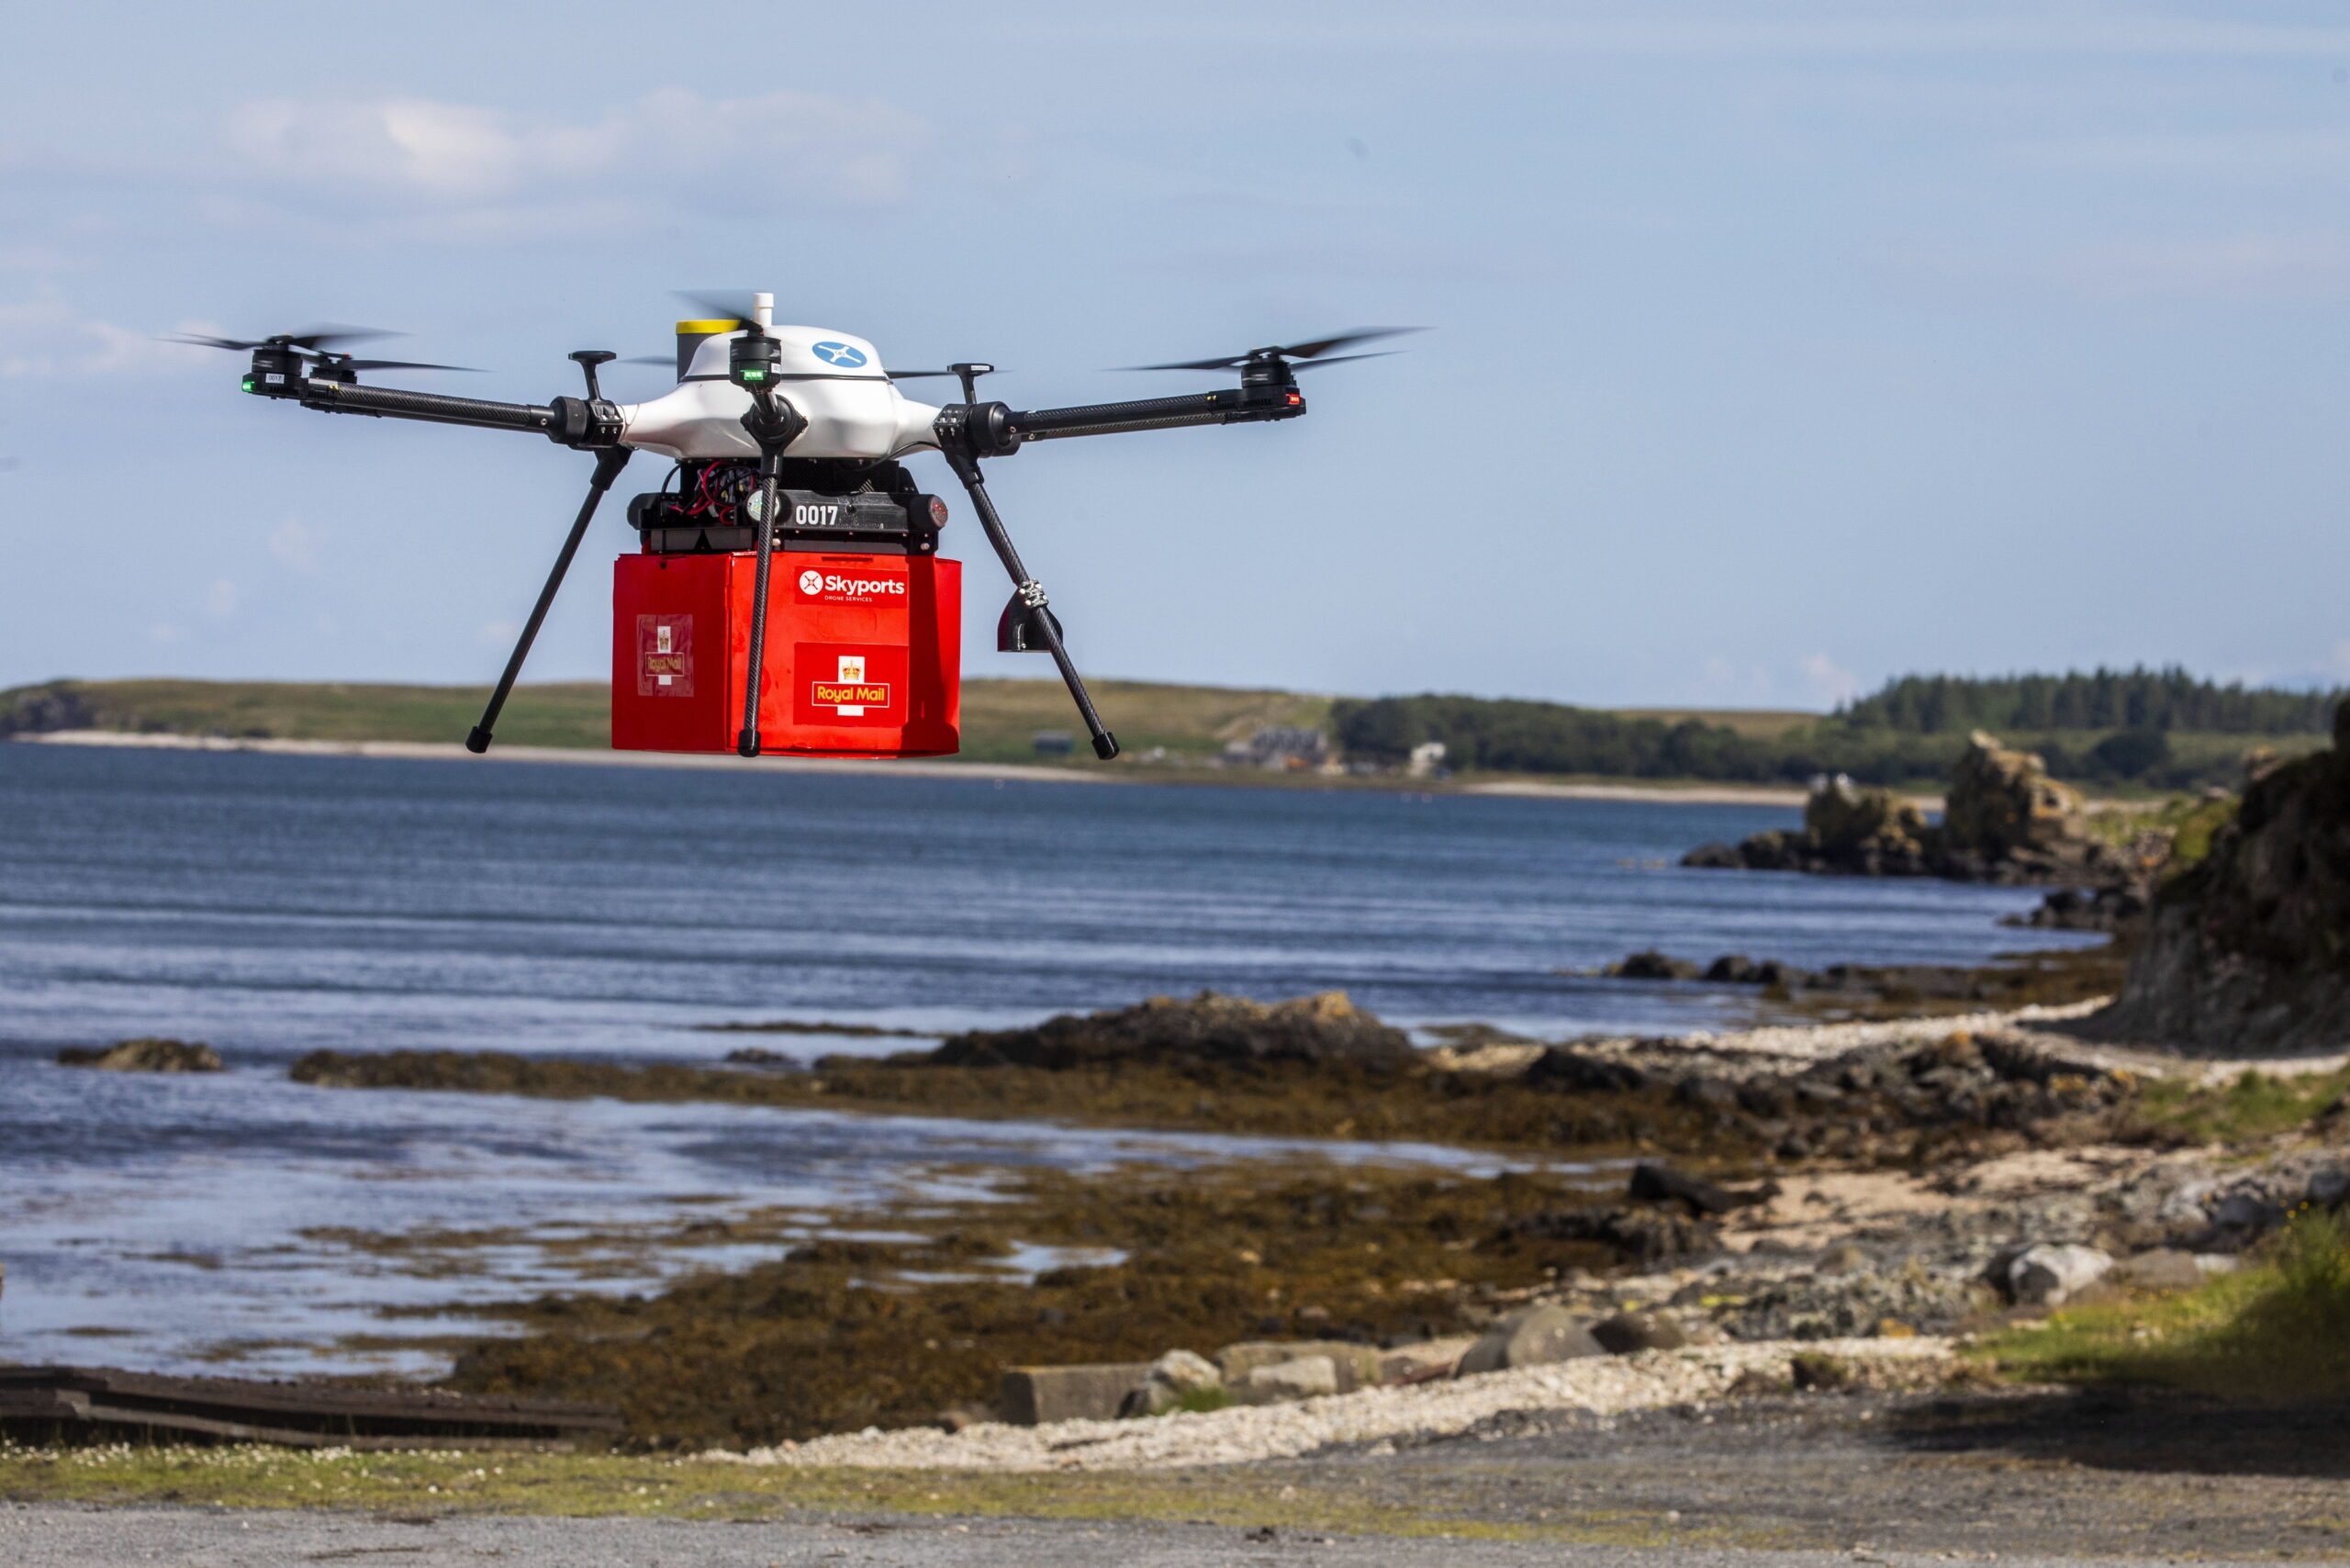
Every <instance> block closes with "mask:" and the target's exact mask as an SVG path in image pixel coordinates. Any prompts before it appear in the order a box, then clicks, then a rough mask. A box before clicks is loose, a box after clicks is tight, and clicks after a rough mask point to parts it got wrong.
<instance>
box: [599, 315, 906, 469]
mask: <svg viewBox="0 0 2350 1568" xmlns="http://www.w3.org/2000/svg"><path fill="white" fill-rule="evenodd" d="M694 325H715V323H683V324H681V330H682V328H683V327H684V326H694ZM744 330H747V329H745V328H737V329H736V330H732V331H711V332H707V333H700V334H695V336H696V337H698V338H699V342H694V343H693V344H692V346H691V349H690V353H689V355H688V356H687V357H686V360H685V364H684V365H683V369H682V374H681V375H680V376H679V378H678V381H677V389H676V390H675V391H673V392H669V393H667V394H666V395H664V396H662V397H659V398H653V399H651V400H650V401H647V402H643V403H623V404H621V406H620V415H621V445H623V446H630V447H634V448H635V449H637V450H638V451H640V452H650V453H655V454H658V455H660V456H663V457H667V458H671V459H675V460H678V461H685V460H688V459H690V460H692V461H694V462H709V461H713V460H721V461H723V460H741V461H744V462H756V461H757V460H758V455H759V448H758V443H757V442H754V441H753V440H752V439H751V436H750V433H749V432H748V431H745V430H744V428H743V416H744V414H745V413H746V412H748V411H749V409H750V407H751V395H750V394H749V393H748V392H745V391H744V390H743V388H741V387H740V386H736V385H734V383H733V381H731V380H729V379H728V378H727V355H728V353H729V352H730V351H729V348H728V344H729V343H730V342H733V340H734V339H736V338H739V337H741V336H742V335H743V332H744ZM766 330H767V336H769V337H771V338H773V339H775V340H776V342H778V344H779V345H780V346H781V351H782V360H781V364H780V365H779V367H778V374H777V375H776V377H775V379H774V382H773V386H774V388H775V396H776V397H778V398H781V399H782V400H784V401H786V402H788V403H789V404H790V405H791V406H792V407H793V408H795V409H798V410H799V411H800V415H801V417H802V418H804V419H806V420H807V421H808V428H807V429H806V430H805V431H802V432H801V433H800V436H799V437H798V438H797V439H795V440H794V441H793V442H792V443H791V449H790V455H791V456H793V457H795V458H800V457H833V458H852V459H862V460H866V461H874V462H878V461H880V460H883V459H886V458H892V457H899V456H902V455H904V454H907V453H910V452H915V451H920V450H923V449H927V448H935V447H936V446H937V444H938V438H937V437H936V435H934V433H933V432H932V430H931V424H932V421H933V420H936V419H937V418H938V409H936V408H934V407H933V406H932V405H930V404H927V403H917V402H915V401H913V400H912V398H907V397H904V396H903V395H901V393H900V392H899V391H898V387H897V384H896V383H894V382H892V381H891V380H890V377H889V375H888V373H887V372H885V371H884V370H883V369H882V368H881V355H880V353H879V352H878V350H876V349H875V348H874V346H873V345H872V344H871V343H870V342H867V341H866V340H865V339H863V338H860V337H856V336H855V335H853V334H851V333H848V332H835V331H832V330H826V329H823V328H819V327H782V326H771V327H768V328H767V329H766Z"/></svg>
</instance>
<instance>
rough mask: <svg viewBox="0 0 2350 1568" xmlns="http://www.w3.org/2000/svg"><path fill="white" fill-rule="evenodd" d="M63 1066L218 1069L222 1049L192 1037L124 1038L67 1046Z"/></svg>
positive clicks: (134, 1069)
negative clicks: (103, 1044)
mask: <svg viewBox="0 0 2350 1568" xmlns="http://www.w3.org/2000/svg"><path fill="white" fill-rule="evenodd" d="M57 1061H58V1065H59V1066H61V1067H87V1068H95V1069H96V1070H98V1071H100V1072H218V1071H219V1070H220V1053H219V1052H218V1051H216V1050H214V1049H213V1048H212V1047H210V1046H207V1045H199V1044H197V1043H196V1042H195V1041H192V1040H162V1039H153V1038H144V1039H137V1040H124V1041H123V1042H121V1043H120V1044H119V1045H113V1046H107V1047H104V1048H100V1047H95V1046H68V1047H65V1048H64V1049H63V1050H62V1051H60V1052H58V1053H57Z"/></svg>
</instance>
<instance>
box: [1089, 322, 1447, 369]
mask: <svg viewBox="0 0 2350 1568" xmlns="http://www.w3.org/2000/svg"><path fill="white" fill-rule="evenodd" d="M1426 330H1427V329H1426V328H1425V327H1358V328H1356V329H1355V330H1352V331H1350V332H1336V333H1333V334H1331V335H1330V336H1329V337H1326V338H1315V339H1313V340H1311V341H1309V342H1303V343H1285V344H1281V343H1277V344H1272V345H1269V346H1268V347H1265V348H1261V349H1250V350H1249V351H1248V353H1235V354H1225V356H1223V357H1222V358H1220V359H1181V360H1176V361H1173V362H1171V363H1169V364H1129V365H1122V366H1120V367H1119V368H1121V369H1124V370H1238V369H1240V368H1241V367H1243V366H1244V365H1249V364H1270V363H1273V362H1276V361H1279V362H1288V361H1292V360H1320V361H1321V363H1323V364H1344V363H1345V362H1346V361H1348V360H1350V359H1377V358H1379V357H1380V355H1382V354H1390V353H1396V352H1397V351H1396V350H1394V349H1381V350H1379V351H1377V352H1376V353H1349V354H1340V355H1338V356H1337V358H1335V359H1324V358H1323V355H1325V354H1327V353H1329V352H1330V351H1331V350H1332V349H1343V348H1351V347H1352V346H1353V345H1355V344H1356V343H1368V342H1376V341H1377V340H1379V339H1381V338H1395V337H1401V336H1403V335H1404V333H1405V332H1421V331H1426ZM1293 368H1295V369H1298V370H1304V369H1306V368H1307V366H1306V365H1304V364H1298V365H1295V366H1293Z"/></svg>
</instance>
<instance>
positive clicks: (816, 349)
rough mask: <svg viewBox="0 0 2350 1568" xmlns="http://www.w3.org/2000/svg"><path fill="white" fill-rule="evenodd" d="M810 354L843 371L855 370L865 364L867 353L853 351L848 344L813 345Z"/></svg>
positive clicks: (857, 350)
mask: <svg viewBox="0 0 2350 1568" xmlns="http://www.w3.org/2000/svg"><path fill="white" fill-rule="evenodd" d="M808 352H809V353H812V354H814V355H815V356H816V357H817V358H818V359H821V360H822V361H823V362H824V363H825V364H830V365H836V366H838V367H839V368H840V369H842V370H855V369H856V367H857V366H858V365H860V364H864V363H865V351H864V350H863V349H853V348H851V347H849V346H848V345H847V344H846V343H811V344H810V345H809V349H808Z"/></svg>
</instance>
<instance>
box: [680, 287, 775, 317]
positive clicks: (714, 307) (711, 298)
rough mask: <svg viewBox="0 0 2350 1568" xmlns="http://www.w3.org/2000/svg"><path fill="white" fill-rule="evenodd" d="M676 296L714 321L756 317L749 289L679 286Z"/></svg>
mask: <svg viewBox="0 0 2350 1568" xmlns="http://www.w3.org/2000/svg"><path fill="white" fill-rule="evenodd" d="M677 297H678V298H680V299H682V300H684V301H685V302H686V303H687V304H688V305H690V306H692V307H693V308H695V309H697V310H699V311H700V312H701V313H702V314H703V315H704V316H706V317H708V318H709V319H711V320H714V321H742V322H744V323H748V322H751V321H755V320H756V319H758V317H757V314H756V312H755V310H754V308H753V304H754V302H753V300H752V298H751V291H750V290H749V289H727V288H714V289H708V290H699V291H697V290H690V289H682V288H681V289H679V290H678V291H677Z"/></svg>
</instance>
